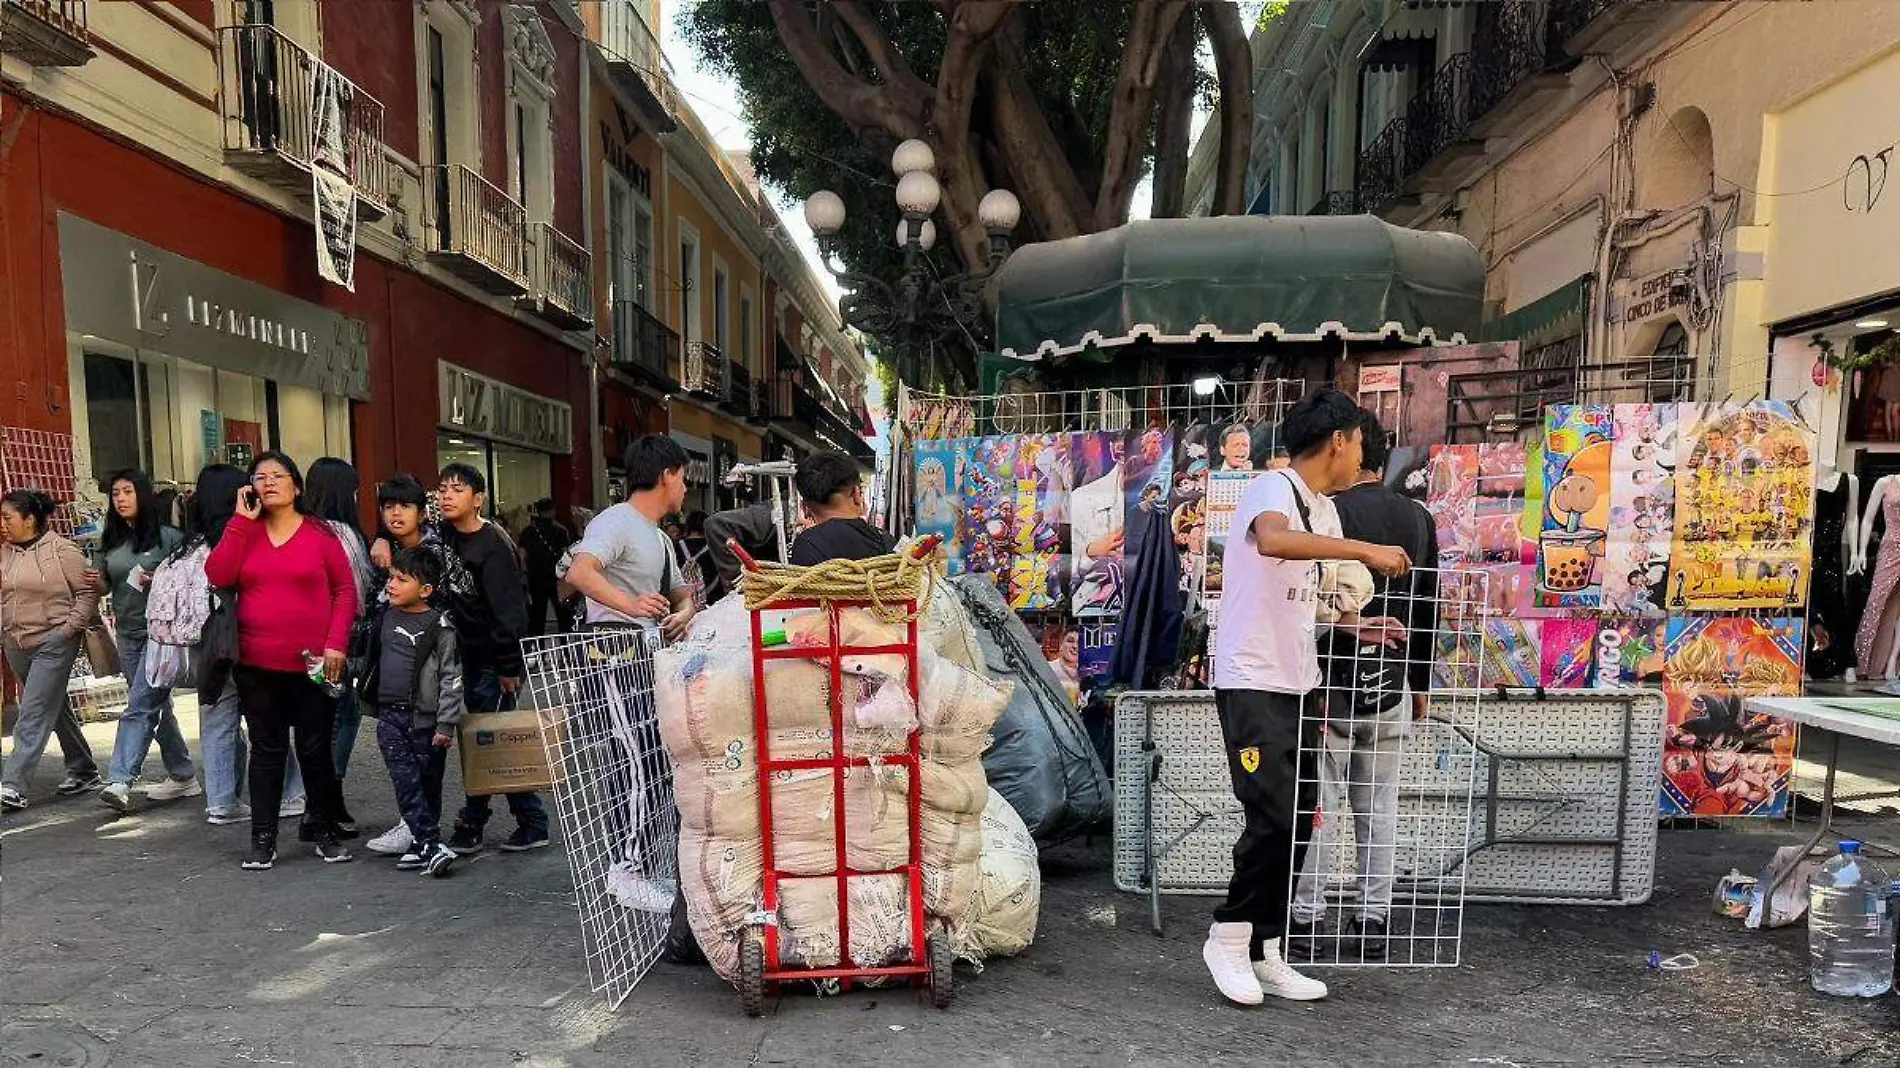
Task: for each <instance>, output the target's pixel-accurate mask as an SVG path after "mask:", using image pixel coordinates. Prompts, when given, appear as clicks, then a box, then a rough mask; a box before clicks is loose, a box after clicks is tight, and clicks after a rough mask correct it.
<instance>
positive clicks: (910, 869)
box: [727, 535, 956, 1016]
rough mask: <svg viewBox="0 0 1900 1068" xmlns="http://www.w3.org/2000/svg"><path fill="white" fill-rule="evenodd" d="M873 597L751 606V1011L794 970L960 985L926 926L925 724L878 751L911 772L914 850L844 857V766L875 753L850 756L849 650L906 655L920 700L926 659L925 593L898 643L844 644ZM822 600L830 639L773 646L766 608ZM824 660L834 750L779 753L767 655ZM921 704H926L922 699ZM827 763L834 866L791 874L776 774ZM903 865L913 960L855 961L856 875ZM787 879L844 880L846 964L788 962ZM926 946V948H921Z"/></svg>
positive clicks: (746, 948) (744, 951) (841, 925)
mask: <svg viewBox="0 0 1900 1068" xmlns="http://www.w3.org/2000/svg"><path fill="white" fill-rule="evenodd" d="M940 540H941V539H940V538H939V537H937V536H935V535H931V536H927V537H925V538H923V539H921V540H920V541H919V542H918V544H917V545H916V546H915V547H914V548H913V549H912V553H913V554H914V555H915V557H916V558H917V559H923V558H924V557H926V556H928V555H930V553H932V552H934V551H935V550H936V547H937V543H938V542H939V541H940ZM727 547H728V548H730V549H731V550H732V551H733V553H734V555H736V556H737V557H738V558H739V561H740V563H741V564H743V565H744V566H745V569H746V570H747V571H751V572H755V573H756V572H757V571H758V570H759V565H758V562H757V561H756V560H754V559H753V558H752V557H751V556H750V555H749V554H747V553H746V551H745V550H744V549H743V548H741V547H740V546H739V544H738V542H736V541H729V542H727ZM871 604H872V602H871V601H870V600H869V599H868V598H865V599H861V600H831V599H824V600H810V599H807V600H788V601H777V602H774V603H773V604H772V605H770V606H769V607H767V608H762V609H756V610H754V611H753V612H751V616H752V715H753V730H754V732H755V734H756V743H757V745H758V769H759V828H760V833H761V835H762V837H763V843H762V844H763V846H764V857H765V897H764V901H763V903H762V905H761V908H760V911H759V912H758V913H757V914H756V915H755V916H754V917H753V919H754V920H755V922H753V923H752V924H751V925H750V926H749V927H748V928H747V929H746V932H745V935H744V937H743V938H742V939H741V941H740V943H739V996H740V999H741V1001H742V1002H743V1004H744V1007H745V1013H746V1015H747V1016H762V1015H764V1013H765V997H766V994H767V992H768V991H775V990H776V989H777V987H778V984H780V983H784V982H790V981H795V980H801V979H802V980H817V981H823V980H827V979H835V980H837V981H838V983H839V985H840V987H841V988H842V989H844V990H849V989H851V986H852V984H853V983H854V982H856V981H860V980H865V979H909V980H910V981H911V983H912V985H919V984H928V985H929V986H930V997H931V1001H932V1003H933V1004H935V1005H936V1006H937V1007H938V1008H940V1009H946V1008H949V1007H950V1001H951V999H952V998H953V997H954V996H955V993H956V987H955V981H954V977H953V974H952V968H953V964H954V962H955V958H954V956H953V955H952V951H951V948H950V941H949V938H948V937H946V935H945V934H944V933H943V932H942V931H933V932H930V933H928V934H926V933H925V930H924V928H925V917H924V881H923V843H922V839H921V836H920V834H919V825H918V809H919V807H920V805H921V804H922V795H921V793H920V791H921V789H922V776H921V775H919V773H918V769H919V766H920V761H921V760H922V757H921V752H920V749H919V734H918V731H915V730H913V731H911V732H910V737H909V738H908V739H907V741H906V743H905V747H904V750H903V751H902V752H900V753H892V754H880V755H879V756H877V757H876V758H875V759H876V761H877V762H878V763H880V764H885V765H893V766H896V767H900V768H904V769H905V770H906V771H907V773H908V775H909V780H910V789H909V796H908V798H907V803H906V806H905V807H906V810H907V818H908V821H909V824H908V827H907V837H908V840H909V855H910V860H909V862H908V863H906V864H905V865H904V866H903V867H900V868H895V869H890V870H885V871H858V870H855V869H852V868H849V867H847V866H846V864H845V842H846V835H847V834H848V832H849V828H848V826H847V819H846V815H845V799H844V783H845V769H847V768H869V767H870V766H871V764H872V760H873V758H871V757H862V756H855V757H854V756H847V755H846V753H845V730H844V727H845V724H844V705H843V700H844V698H843V690H844V687H843V681H844V680H843V674H844V667H843V658H844V657H846V656H880V655H901V656H902V657H903V658H904V666H905V675H906V680H905V682H906V685H907V686H908V688H909V690H910V698H911V702H912V704H914V705H916V704H918V681H919V665H918V662H917V619H916V614H917V603H916V602H915V601H905V602H902V604H903V607H904V610H905V615H906V617H907V622H906V623H905V630H904V640H903V641H902V642H900V643H898V644H895V645H868V646H851V645H845V644H844V642H843V638H842V629H841V627H840V624H839V613H840V612H842V611H844V610H845V609H850V608H868V607H870V606H871ZM810 608H816V609H821V610H823V611H824V613H825V616H826V623H827V625H828V627H829V639H830V640H829V641H827V642H826V643H825V644H824V645H805V646H795V645H781V646H775V647H769V648H768V647H767V646H766V645H765V643H764V637H765V635H764V629H763V625H762V623H761V622H760V620H761V616H762V615H763V614H764V613H765V612H777V611H782V610H797V609H810ZM801 659H802V660H821V661H824V662H825V664H826V665H827V666H828V667H829V668H830V671H831V700H830V706H831V708H830V711H831V755H830V756H829V757H817V758H813V759H806V760H778V759H774V758H773V756H772V753H771V749H770V729H769V722H768V710H767V708H766V701H765V665H766V662H767V661H771V660H801ZM920 707H921V706H920ZM816 769H824V770H827V771H829V772H830V773H831V788H832V803H833V808H834V811H835V812H836V813H837V817H838V819H837V836H836V837H837V842H836V849H837V856H836V870H835V871H834V872H832V873H831V874H828V875H793V874H790V873H787V872H781V871H779V870H778V868H777V865H776V863H775V855H774V853H773V847H772V790H771V781H772V776H773V775H774V774H775V773H777V772H781V771H806V770H816ZM879 875H902V876H904V878H905V883H906V890H907V893H906V896H907V898H908V899H909V904H910V952H911V957H910V959H909V960H908V961H904V962H902V963H899V964H892V965H887V966H883V967H876V968H859V967H854V966H853V965H852V963H851V901H850V893H849V891H850V885H851V883H850V880H852V879H854V878H858V877H861V876H879ZM789 879H831V880H833V881H835V882H836V883H837V887H838V964H837V966H836V967H831V968H790V967H786V966H785V965H784V964H783V963H782V962H781V961H780V959H779V940H778V908H779V884H780V883H781V882H783V881H786V880H789ZM920 947H921V949H922V955H921V956H920V955H919V948H920Z"/></svg>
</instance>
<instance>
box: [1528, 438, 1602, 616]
mask: <svg viewBox="0 0 1900 1068" xmlns="http://www.w3.org/2000/svg"><path fill="white" fill-rule="evenodd" d="M1612 430H1613V426H1612V423H1611V419H1610V407H1609V406H1608V405H1604V404H1553V405H1551V407H1550V409H1549V410H1548V412H1547V413H1546V416H1545V425H1544V470H1543V483H1544V504H1543V523H1542V526H1541V529H1540V530H1539V531H1538V535H1537V537H1538V553H1537V562H1538V563H1537V602H1538V604H1539V605H1541V606H1543V607H1545V608H1596V607H1598V606H1599V604H1600V603H1601V601H1602V593H1603V588H1602V576H1601V570H1602V567H1601V564H1602V560H1603V550H1604V544H1605V541H1606V539H1607V538H1608V535H1609V524H1610V494H1609V488H1610V461H1611V455H1612V445H1611V442H1610V436H1611V433H1612Z"/></svg>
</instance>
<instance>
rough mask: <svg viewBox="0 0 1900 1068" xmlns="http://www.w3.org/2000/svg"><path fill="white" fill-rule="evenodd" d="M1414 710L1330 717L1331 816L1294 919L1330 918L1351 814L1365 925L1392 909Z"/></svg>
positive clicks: (1312, 854) (1326, 797)
mask: <svg viewBox="0 0 1900 1068" xmlns="http://www.w3.org/2000/svg"><path fill="white" fill-rule="evenodd" d="M1410 715H1411V703H1410V702H1409V701H1405V702H1401V703H1400V704H1399V705H1398V706H1397V707H1395V708H1393V709H1391V710H1390V711H1387V712H1381V713H1379V714H1378V715H1376V716H1347V717H1344V718H1340V719H1332V718H1328V719H1327V720H1326V727H1325V730H1324V731H1322V732H1321V745H1322V746H1323V752H1322V754H1321V759H1320V775H1319V782H1320V798H1321V800H1320V805H1321V808H1322V811H1323V813H1324V815H1323V817H1322V818H1321V820H1320V826H1319V830H1318V831H1317V832H1316V833H1315V835H1314V838H1313V847H1312V848H1310V849H1308V850H1307V851H1306V865H1305V867H1304V869H1303V870H1302V871H1301V872H1300V881H1299V887H1298V889H1297V890H1296V891H1295V892H1294V896H1293V917H1294V918H1295V919H1297V920H1299V921H1301V922H1302V923H1312V922H1314V921H1315V920H1318V919H1319V918H1321V917H1322V916H1324V915H1325V914H1326V887H1325V886H1324V885H1322V883H1323V882H1324V881H1325V880H1326V877H1328V876H1330V875H1333V874H1336V873H1334V872H1330V871H1321V870H1320V869H1321V868H1322V867H1326V866H1330V864H1331V861H1332V847H1333V843H1334V842H1335V841H1336V840H1337V839H1338V835H1339V832H1340V829H1341V827H1342V826H1343V821H1344V820H1345V819H1346V816H1347V814H1348V813H1351V817H1352V827H1353V842H1354V843H1355V845H1356V846H1357V858H1356V863H1357V868H1356V870H1355V871H1354V873H1353V875H1354V879H1353V882H1354V885H1355V886H1356V888H1357V890H1358V897H1359V900H1358V903H1357V905H1356V909H1357V914H1358V916H1359V917H1360V918H1361V919H1375V920H1383V919H1385V918H1386V913H1387V911H1389V910H1390V909H1391V907H1392V884H1393V881H1394V878H1395V876H1396V868H1395V863H1396V843H1397V841H1398V831H1399V775H1400V771H1401V768H1400V765H1401V764H1402V762H1403V761H1404V757H1405V740H1406V732H1407V725H1408V723H1409V717H1410Z"/></svg>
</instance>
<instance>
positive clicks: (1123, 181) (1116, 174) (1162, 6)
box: [1091, 0, 1238, 230]
mask: <svg viewBox="0 0 1900 1068" xmlns="http://www.w3.org/2000/svg"><path fill="white" fill-rule="evenodd" d="M1229 6H1231V5H1229ZM1187 10H1188V7H1187V4H1186V3H1185V2H1184V0H1150V2H1147V3H1141V4H1138V5H1136V7H1135V14H1134V20H1133V22H1132V23H1131V25H1130V26H1129V31H1128V43H1127V44H1126V45H1125V46H1123V48H1122V63H1121V72H1120V74H1119V75H1118V76H1117V77H1116V79H1115V96H1114V106H1113V110H1111V111H1110V112H1109V119H1108V139H1107V142H1106V145H1105V146H1104V149H1105V150H1104V151H1103V153H1102V183H1101V186H1100V188H1099V189H1097V191H1096V194H1095V212H1094V218H1093V226H1092V227H1091V229H1093V230H1107V229H1110V228H1112V227H1115V226H1118V225H1120V224H1121V222H1122V221H1123V220H1124V219H1125V218H1126V217H1127V215H1128V202H1129V200H1130V198H1132V197H1133V196H1134V192H1135V185H1136V181H1137V178H1138V176H1139V174H1140V171H1141V159H1142V152H1141V150H1142V148H1143V147H1145V142H1146V135H1147V133H1148V128H1149V127H1148V123H1149V121H1150V120H1151V119H1152V118H1153V105H1154V89H1155V81H1156V79H1157V78H1159V76H1160V71H1161V55H1162V53H1163V52H1164V51H1165V50H1166V48H1165V46H1166V44H1167V42H1168V40H1169V39H1170V38H1172V37H1173V36H1174V27H1175V24H1176V23H1178V22H1180V20H1181V16H1182V14H1184V13H1185V12H1186V11H1187ZM1235 17H1236V18H1238V15H1236V16H1235Z"/></svg>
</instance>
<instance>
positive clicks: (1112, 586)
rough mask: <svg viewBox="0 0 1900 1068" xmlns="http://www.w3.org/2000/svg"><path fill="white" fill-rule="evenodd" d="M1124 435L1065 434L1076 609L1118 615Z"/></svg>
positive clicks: (1093, 614)
mask: <svg viewBox="0 0 1900 1068" xmlns="http://www.w3.org/2000/svg"><path fill="white" fill-rule="evenodd" d="M1125 447H1126V439H1125V437H1124V436H1123V435H1122V434H1121V433H1120V432H1117V431H1085V432H1083V433H1079V434H1074V435H1071V436H1070V438H1069V467H1070V470H1071V472H1072V474H1073V483H1072V486H1073V488H1072V489H1071V490H1070V491H1069V535H1070V540H1069V546H1070V548H1069V551H1070V554H1071V560H1072V563H1073V565H1074V585H1075V595H1074V605H1075V614H1076V615H1078V616H1082V617H1085V618H1088V617H1095V618H1099V617H1102V616H1114V615H1120V614H1121V610H1122V549H1123V539H1124V532H1125V531H1126V529H1127V527H1126V512H1127V501H1126V498H1125V496H1124V493H1123V489H1122V453H1123V450H1124V449H1125Z"/></svg>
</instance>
